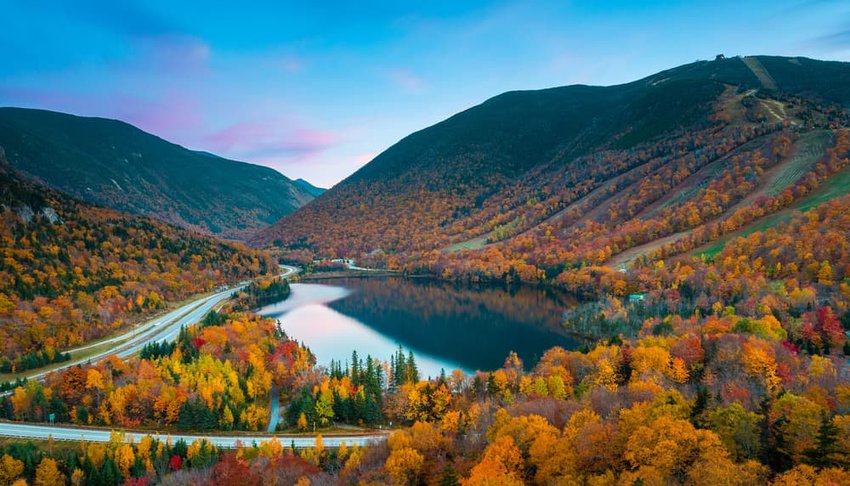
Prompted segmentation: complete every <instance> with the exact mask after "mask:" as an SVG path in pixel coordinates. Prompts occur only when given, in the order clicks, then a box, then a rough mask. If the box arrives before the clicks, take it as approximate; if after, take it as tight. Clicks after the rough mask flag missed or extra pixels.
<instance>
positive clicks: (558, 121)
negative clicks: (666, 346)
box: [252, 56, 850, 286]
mask: <svg viewBox="0 0 850 486" xmlns="http://www.w3.org/2000/svg"><path fill="white" fill-rule="evenodd" d="M848 105H850V64H848V63H840V62H825V61H816V60H812V59H805V58H781V57H765V56H758V57H746V58H739V57H736V58H729V59H722V58H721V59H717V60H714V61H700V62H696V63H693V64H688V65H685V66H680V67H677V68H674V69H670V70H667V71H663V72H660V73H658V74H655V75H652V76H649V77H647V78H645V79H641V80H638V81H634V82H631V83H628V84H623V85H618V86H608V87H596V86H567V87H561V88H552V89H545V90H539V91H517V92H509V93H505V94H502V95H499V96H496V97H494V98H492V99H490V100H487V101H486V102H484V103H482V104H480V105H478V106H476V107H473V108H471V109H469V110H466V111H464V112H462V113H459V114H457V115H455V116H453V117H451V118H449V119H447V120H445V121H443V122H441V123H438V124H436V125H434V126H432V127H429V128H427V129H424V130H422V131H419V132H416V133H414V134H412V135H410V136H408V137H406V138H404V139H403V140H401V141H400V142H398V143H397V144H395V145H393V146H392V147H390V148H389V149H387V150H386V151H385V152H383V153H381V154H380V155H378V156H377V157H376V158H375V159H374V160H373V161H371V162H370V163H369V164H367V165H366V166H364V167H363V168H362V169H360V170H359V171H358V172H356V173H355V174H353V175H352V176H351V177H349V178H347V179H346V180H344V181H343V182H341V183H340V184H338V185H337V186H335V187H334V188H332V189H330V190H329V191H328V192H327V193H325V194H324V195H322V196H321V197H319V198H317V199H316V200H315V201H313V202H312V203H310V204H308V205H307V206H305V207H304V208H301V209H300V210H299V211H297V212H296V213H294V214H292V215H290V216H288V217H286V218H284V219H283V220H282V221H281V222H280V223H278V224H276V225H274V226H272V227H270V228H268V229H266V230H264V231H262V232H261V233H260V234H259V235H258V236H257V237H256V238H254V239H253V240H252V243H254V244H256V245H275V246H279V247H281V248H283V249H284V250H285V251H288V252H289V253H290V255H291V256H292V257H293V258H304V259H307V258H311V257H313V256H314V255H317V256H329V257H334V256H344V257H349V258H356V259H358V260H359V261H361V262H364V263H365V264H371V265H376V266H387V267H392V268H404V269H407V270H411V271H428V272H433V273H439V274H442V275H444V276H456V275H466V276H467V277H469V278H475V279H479V278H480V279H486V278H498V279H505V278H521V279H523V280H533V281H536V280H552V279H559V281H560V282H562V283H565V282H566V281H567V280H569V278H572V277H571V276H574V275H575V273H576V272H575V271H574V269H577V268H589V266H593V265H602V266H604V267H609V268H612V267H614V268H628V267H629V266H630V265H632V264H633V263H634V262H643V261H645V257H651V258H650V260H651V259H652V257H653V255H655V257H657V256H658V255H668V256H669V255H671V254H676V253H677V252H678V253H681V252H686V251H690V249H692V248H696V247H698V246H700V245H705V244H706V243H707V242H708V241H714V240H716V239H718V238H720V237H721V236H724V235H731V234H732V233H733V232H734V231H737V230H738V229H740V228H742V227H745V226H746V225H749V224H756V222H757V221H758V220H760V219H761V218H762V217H764V216H766V215H768V214H770V213H775V212H777V211H780V210H788V211H790V210H792V208H793V207H795V205H797V204H802V205H806V204H811V202H807V201H817V202H823V201H825V200H828V199H831V198H834V197H836V196H838V195H841V194H843V193H845V192H848V191H850V185H848V184H847V182H846V181H845V179H844V177H845V172H846V170H844V169H843V166H842V165H841V164H840V163H837V162H836V163H833V162H835V161H840V160H843V157H844V156H845V153H844V150H845V146H844V142H845V140H846V133H845V131H844V128H845V127H848V126H850V123H848V113H847V107H848ZM831 181H835V182H834V183H833V182H831ZM807 198H808V199H807ZM808 207H811V206H808ZM753 208H755V209H754V210H753ZM284 229H285V231H284ZM715 251H716V250H715ZM570 282H571V283H570V285H571V286H575V285H577V284H576V282H575V281H570Z"/></svg>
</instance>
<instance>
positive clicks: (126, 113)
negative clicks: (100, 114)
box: [112, 91, 204, 137]
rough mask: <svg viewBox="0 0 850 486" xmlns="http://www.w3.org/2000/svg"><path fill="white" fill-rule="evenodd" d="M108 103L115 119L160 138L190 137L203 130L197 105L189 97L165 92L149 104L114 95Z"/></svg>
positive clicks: (183, 93) (200, 111) (194, 100)
mask: <svg viewBox="0 0 850 486" xmlns="http://www.w3.org/2000/svg"><path fill="white" fill-rule="evenodd" d="M112 103H113V106H114V107H116V110H115V114H116V115H115V116H117V117H118V118H120V119H122V120H124V121H126V122H127V123H131V124H133V125H136V126H137V127H139V128H141V129H142V130H145V131H148V132H151V133H155V134H158V135H161V136H169V137H173V136H179V134H181V133H182V134H190V133H191V132H193V131H195V130H197V129H198V128H200V127H202V126H203V120H204V116H203V108H202V106H201V102H200V101H199V100H198V99H197V98H196V97H195V96H193V95H192V94H190V93H185V92H180V91H168V92H166V93H165V94H163V95H162V96H160V97H158V98H156V99H152V100H151V99H139V98H137V97H135V96H128V95H118V96H116V97H115V98H114V99H113V101H112Z"/></svg>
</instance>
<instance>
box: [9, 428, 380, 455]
mask: <svg viewBox="0 0 850 486" xmlns="http://www.w3.org/2000/svg"><path fill="white" fill-rule="evenodd" d="M110 433H111V430H109V429H93V428H74V427H59V426H52V425H33V424H22V423H17V422H0V436H2V437H18V438H27V439H41V440H47V439H48V438H51V437H52V438H53V440H64V441H89V442H109V435H110ZM125 433H126V439H127V440H128V441H129V440H132V441H134V442H138V441H139V439H141V438H142V437H144V436H146V435H150V436H151V437H159V438H161V439H163V440H164V439H165V438H166V437H170V438H171V441H172V443H174V442H176V441H178V440H180V439H183V440H185V441H186V443H192V441H194V440H195V439H207V440H208V441H210V442H211V443H213V444H214V445H215V446H217V447H222V448H227V449H233V448H235V447H236V446H237V444H243V445H253V444H254V443H255V442H256V443H257V444H259V443H261V442H265V441H268V440H271V439H272V437H274V438H276V439H277V440H278V441H279V442H280V443H281V444H282V445H283V446H289V445H291V444H294V445H295V447H296V448H299V449H300V448H304V447H313V446H314V445H316V437H315V436H286V435H278V436H271V435H240V436H236V435H218V434H215V435H212V434H211V435H198V434H168V435H165V434H158V433H154V434H151V433H149V432H139V431H125ZM385 439H386V435H384V434H371V435H334V436H328V437H322V444H323V445H324V446H325V447H339V445H340V444H341V443H343V442H345V444H346V445H349V446H351V445H355V444H357V445H358V446H365V445H368V444H369V443H372V442H380V441H383V440H385Z"/></svg>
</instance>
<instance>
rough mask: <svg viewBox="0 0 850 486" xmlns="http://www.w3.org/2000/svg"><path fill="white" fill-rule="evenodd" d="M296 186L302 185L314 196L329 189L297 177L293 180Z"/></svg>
mask: <svg viewBox="0 0 850 486" xmlns="http://www.w3.org/2000/svg"><path fill="white" fill-rule="evenodd" d="M293 182H294V183H295V185H296V186H298V187H300V188H301V189H303V190H304V192H306V193H307V194H310V195H311V196H313V197H319V196H321V195H322V194H324V193H325V191H327V189H322V188H321V187H316V186H314V185H313V184H310V183H309V182H307V181H305V180H304V179H295V180H294V181H293Z"/></svg>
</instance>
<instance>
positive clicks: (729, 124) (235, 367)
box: [0, 56, 850, 486]
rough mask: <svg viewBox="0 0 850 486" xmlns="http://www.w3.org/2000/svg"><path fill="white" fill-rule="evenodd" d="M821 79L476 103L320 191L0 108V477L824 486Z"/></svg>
mask: <svg viewBox="0 0 850 486" xmlns="http://www.w3.org/2000/svg"><path fill="white" fill-rule="evenodd" d="M290 74H292V75H294V74H295V73H294V72H292V73H290ZM848 80H850V63H841V62H827V61H818V60H812V59H807V58H801V57H795V58H789V57H775V56H745V57H729V58H727V57H725V56H717V57H716V58H715V60H714V61H697V62H694V63H691V64H686V65H682V66H679V67H675V68H672V69H668V70H665V71H662V72H659V73H656V74H653V75H650V76H646V77H643V78H641V79H638V80H635V81H631V82H628V83H624V84H617V85H611V86H587V85H571V86H563V87H555V88H549V89H542V90H534V91H511V92H506V93H503V94H501V95H497V96H495V97H493V98H490V99H488V100H486V101H485V102H483V103H481V104H478V105H475V106H472V107H471V108H468V109H466V110H464V111H462V112H460V113H457V114H455V115H453V116H451V117H449V118H447V119H446V120H444V121H442V122H439V123H437V124H435V125H433V126H430V127H428V128H425V129H422V130H420V131H417V132H414V133H412V134H410V135H408V136H406V137H404V138H403V139H401V140H400V141H398V142H397V143H396V144H394V145H392V146H391V147H389V148H388V149H387V150H386V151H384V152H382V153H380V154H378V155H377V156H375V157H374V158H373V159H372V160H371V161H370V162H368V163H366V164H365V165H363V166H362V167H361V168H359V169H358V170H357V171H356V172H355V173H353V174H352V175H351V176H349V177H347V178H345V179H344V180H342V181H341V182H340V183H338V184H337V185H335V186H333V187H332V188H330V189H329V190H327V191H324V190H322V189H320V188H318V187H316V186H313V185H312V184H310V183H309V182H306V181H305V180H303V179H297V180H291V179H288V178H286V177H285V176H283V175H281V174H279V173H277V172H276V171H274V170H272V169H269V168H262V167H259V166H253V165H250V164H245V163H241V162H235V161H232V160H229V159H224V158H222V157H219V156H217V155H213V154H211V153H206V152H198V151H192V150H189V149H186V148H183V147H181V146H178V145H174V144H171V143H169V142H166V141H164V140H162V139H159V138H157V137H154V136H153V135H150V134H147V133H145V132H142V131H141V130H138V129H136V128H135V127H133V126H131V125H128V124H124V123H123V122H118V121H114V120H106V119H100V118H80V117H74V116H72V115H65V114H62V113H56V112H47V111H40V110H28V109H17V108H2V109H0V211H2V212H1V213H0V219H2V221H3V226H2V230H0V243H2V246H0V251H2V260H0V352H2V354H0V366H2V370H0V371H2V375H0V378H2V381H3V382H6V383H3V384H2V386H3V390H2V393H0V437H3V439H0V484H6V483H10V484H11V483H12V481H13V480H15V481H17V480H27V481H29V480H36V482H38V483H39V484H63V485H64V484H66V483H68V482H72V483H74V484H83V483H85V484H110V485H111V484H134V485H139V484H149V483H157V484H160V483H161V484H252V485H254V484H257V485H259V484H271V483H275V484H278V483H279V484H300V485H304V484H313V483H315V484H398V485H407V484H409V485H421V484H447V485H464V486H477V485H492V484H499V485H502V484H505V485H521V484H539V485H550V484H597V485H603V484H605V485H608V484H610V485H613V484H629V485H635V484H671V485H673V484H683V485H701V484H706V485H708V484H730V485H749V484H772V485H776V486H782V485H786V484H845V483H848V482H850V472H848V471H850V469H848V464H850V454H848V452H847V451H848V450H850V96H848V94H847V93H850V85H848V83H850V81H848ZM287 123H288V122H287ZM243 128H244V127H243ZM237 131H238V130H237ZM358 133H359V132H358ZM257 134H259V135H263V136H265V135H266V134H267V132H266V131H265V128H262V129H260V128H258V127H257V126H255V125H251V126H248V127H247V128H244V132H239V135H245V136H255V135H257ZM299 134H300V135H301V136H302V138H303V140H299V141H298V142H299V143H296V144H286V149H287V150H291V151H294V152H297V153H298V154H299V155H298V156H299V157H301V156H303V157H304V158H303V159H299V160H300V161H301V162H304V163H306V161H308V160H312V159H311V158H310V157H318V156H319V155H317V153H320V152H321V151H323V150H332V149H331V148H326V147H325V146H326V145H327V146H328V147H329V146H331V145H333V143H332V142H336V141H337V138H335V137H333V136H330V135H328V134H321V133H314V132H309V131H305V130H302V131H300V132H299ZM261 138H262V137H261ZM302 142H303V143H302ZM264 143H265V142H264ZM311 143H312V144H314V145H315V146H314V145H311ZM317 147H318V148H317ZM311 150H315V151H316V152H315V153H314V152H310V151H311ZM307 154H309V155H307ZM189 188H194V189H189ZM235 240H242V241H244V243H242V242H238V241H235ZM14 380H18V381H14ZM47 475H50V476H51V477H52V478H53V479H54V481H52V482H45V481H44V477H46V476H47ZM39 477H41V478H42V480H38V479H37V478H39ZM74 478H76V479H74ZM66 479H67V481H66Z"/></svg>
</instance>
